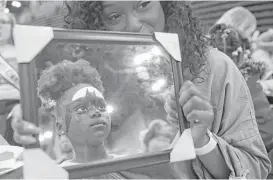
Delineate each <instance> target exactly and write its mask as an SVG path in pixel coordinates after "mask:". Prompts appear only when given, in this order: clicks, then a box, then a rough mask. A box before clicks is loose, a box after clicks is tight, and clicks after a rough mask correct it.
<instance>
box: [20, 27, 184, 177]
mask: <svg viewBox="0 0 273 180" xmlns="http://www.w3.org/2000/svg"><path fill="white" fill-rule="evenodd" d="M43 31H44V32H43ZM41 33H42V34H43V37H41V36H40V34H41ZM160 37H161V41H162V39H163V41H169V42H166V43H165V46H164V47H163V46H161V45H160V44H161V43H159V41H158V40H157V39H156V37H154V36H153V35H144V34H127V33H112V32H95V31H77V30H62V29H51V28H47V27H31V26H17V27H16V28H15V44H16V49H17V53H18V61H19V74H20V90H21V96H22V100H21V102H22V109H23V116H24V119H26V120H28V121H31V122H32V123H35V124H37V125H39V126H40V127H41V128H42V129H43V132H42V133H41V134H40V135H39V137H37V138H38V139H39V142H40V144H39V146H40V147H41V148H42V149H44V150H45V151H46V152H47V153H48V154H49V155H50V156H51V157H52V158H53V159H56V160H60V158H63V157H65V158H63V161H60V162H61V165H62V166H64V167H68V168H67V170H68V171H69V173H70V176H71V173H73V172H74V171H77V172H78V174H79V172H80V171H81V175H80V176H79V175H75V174H74V175H73V177H76V178H80V177H83V173H82V170H86V171H87V170H88V171H89V173H87V174H88V175H86V176H84V177H88V176H89V177H90V176H91V175H100V174H104V173H108V172H117V171H120V170H124V169H131V168H138V167H142V166H147V165H153V164H158V163H166V162H170V152H171V151H172V148H171V145H172V143H173V140H174V138H175V136H176V135H177V134H178V133H179V134H181V132H180V128H179V125H180V122H177V123H169V122H167V121H166V116H167V114H166V112H165V110H164V103H165V101H166V99H167V97H168V95H169V93H170V91H171V88H172V87H173V86H174V87H175V89H176V93H177V89H178V88H179V84H180V83H178V81H179V80H178V79H179V78H178V77H177V74H178V73H176V72H177V70H176V69H177V63H179V62H178V61H177V60H174V59H173V58H172V57H173V56H172V55H170V54H169V52H168V48H166V44H168V43H169V44H172V45H173V43H172V42H170V41H172V39H171V40H170V39H169V38H168V36H166V35H162V34H161V35H160ZM166 37H167V38H166ZM37 38H39V41H37V40H36V39H37ZM26 39H27V42H28V43H27V44H26V43H23V42H26V41H25V40H26ZM174 39H175V38H174ZM178 47H179V46H178ZM174 52H175V51H174V50H173V49H172V53H174ZM176 57H177V56H176ZM37 94H38V96H37ZM32 109H36V111H32ZM38 109H39V113H38ZM178 114H179V117H180V115H181V112H180V113H178ZM38 117H39V118H38ZM36 119H39V120H40V121H36ZM181 119H182V118H181ZM33 147H37V145H36V146H31V147H27V148H33ZM172 147H173V146H172ZM71 167H73V168H71ZM86 171H85V172H86Z"/></svg>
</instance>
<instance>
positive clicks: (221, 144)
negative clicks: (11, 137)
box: [13, 1, 271, 179]
mask: <svg viewBox="0 0 273 180" xmlns="http://www.w3.org/2000/svg"><path fill="white" fill-rule="evenodd" d="M66 5H67V9H68V14H67V15H66V17H65V23H66V25H65V27H66V28H69V29H86V30H109V31H122V32H139V33H153V32H167V33H177V34H178V36H179V41H180V48H181V54H182V60H183V63H182V66H183V67H182V68H183V76H184V80H185V82H184V83H183V85H182V87H181V88H180V93H179V97H175V95H174V92H172V93H171V95H170V98H169V99H168V100H167V102H166V105H165V108H166V111H167V113H168V117H167V119H168V120H169V121H171V122H174V123H176V124H177V122H178V121H177V119H178V117H177V112H176V103H175V102H176V101H175V99H176V98H179V103H180V106H181V107H182V108H183V111H184V114H185V116H186V120H187V121H189V122H190V124H191V131H192V136H193V140H194V145H195V148H196V152H199V153H198V154H197V158H196V159H194V160H192V161H185V162H178V163H174V164H172V165H173V166H174V167H175V168H174V176H175V177H177V178H179V179H181V178H185V179H197V178H200V179H212V178H220V179H227V178H236V179H238V178H254V179H256V178H257V179H263V178H266V177H267V175H268V173H269V171H270V168H271V166H270V160H269V158H268V156H267V152H266V149H265V146H264V144H263V141H262V139H261V136H260V134H259V130H258V127H257V123H256V119H255V113H254V109H253V102H252V99H251V96H250V93H249V89H248V87H247V85H246V82H245V80H244V78H243V76H242V75H241V73H240V71H239V70H238V69H237V67H236V66H235V64H234V63H233V62H232V60H231V59H230V58H229V57H228V56H226V55H225V54H223V53H221V52H219V51H218V50H216V49H213V48H211V47H208V46H207V41H206V38H205V36H204V35H203V33H202V29H201V27H200V24H199V20H198V18H197V17H196V16H195V15H194V13H193V11H192V8H191V6H190V2H186V1H128V2H118V1H69V2H68V1H67V2H66ZM19 112H20V107H18V106H17V107H16V108H15V110H14V113H13V114H14V116H13V127H14V131H15V137H16V139H17V141H18V142H21V143H33V142H35V139H33V138H31V137H30V136H27V135H26V133H25V132H29V133H28V134H35V133H37V132H38V129H37V127H35V126H33V125H30V124H28V123H26V122H25V121H23V123H22V117H21V116H18V114H19ZM18 122H21V126H23V128H21V129H24V131H23V133H22V131H19V130H18V129H17V128H16V127H18V126H16V124H18ZM134 178H135V177H134Z"/></svg>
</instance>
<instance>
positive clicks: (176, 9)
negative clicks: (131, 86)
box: [64, 1, 207, 79]
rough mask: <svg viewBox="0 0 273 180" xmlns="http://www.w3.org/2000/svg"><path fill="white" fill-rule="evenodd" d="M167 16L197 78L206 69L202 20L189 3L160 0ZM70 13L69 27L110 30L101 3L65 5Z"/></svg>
mask: <svg viewBox="0 0 273 180" xmlns="http://www.w3.org/2000/svg"><path fill="white" fill-rule="evenodd" d="M160 3H161V5H162V8H163V11H164V14H165V31H166V32H170V33H176V34H178V35H179V39H180V45H181V54H182V59H183V62H184V65H183V66H184V68H185V67H189V68H190V70H191V73H192V75H193V77H194V79H196V78H198V79H200V78H201V79H203V78H202V77H199V75H200V73H201V72H202V71H204V70H205V67H206V64H207V60H206V58H207V57H206V52H207V43H206V38H205V36H204V35H203V33H202V28H201V26H200V23H199V20H198V18H197V17H196V16H194V14H193V12H192V8H191V6H190V3H189V2H186V1H160ZM65 4H66V7H67V9H68V14H67V15H66V16H65V25H64V26H65V28H69V29H88V30H106V28H105V27H104V25H103V23H102V20H101V18H100V12H101V11H102V6H101V3H100V2H99V1H71V2H68V1H66V2H65Z"/></svg>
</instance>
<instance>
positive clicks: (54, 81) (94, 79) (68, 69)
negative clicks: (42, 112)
mask: <svg viewBox="0 0 273 180" xmlns="http://www.w3.org/2000/svg"><path fill="white" fill-rule="evenodd" d="M81 83H83V84H91V85H92V86H94V87H95V88H97V89H98V90H99V91H101V92H104V88H103V85H102V81H101V76H100V74H99V73H98V71H97V70H96V69H95V68H93V67H92V66H91V65H90V63H89V62H88V61H85V60H78V61H76V62H71V61H68V60H64V61H62V62H60V63H58V64H56V65H54V66H52V67H50V68H49V69H46V70H44V71H43V72H42V74H41V76H40V79H39V81H38V88H37V91H38V95H39V97H41V98H42V99H44V100H54V101H57V100H58V99H59V98H60V97H61V96H62V94H63V93H64V92H65V91H67V90H68V89H69V88H71V87H73V86H75V85H77V84H81Z"/></svg>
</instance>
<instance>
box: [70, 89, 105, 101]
mask: <svg viewBox="0 0 273 180" xmlns="http://www.w3.org/2000/svg"><path fill="white" fill-rule="evenodd" d="M88 94H92V95H93V96H95V97H97V98H102V99H103V95H102V93H101V92H100V91H99V90H98V89H97V88H95V87H93V86H88V87H83V88H80V89H78V90H77V91H76V92H75V93H74V94H73V95H72V99H71V100H72V101H76V100H78V99H80V98H83V97H86V96H87V95H88Z"/></svg>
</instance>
